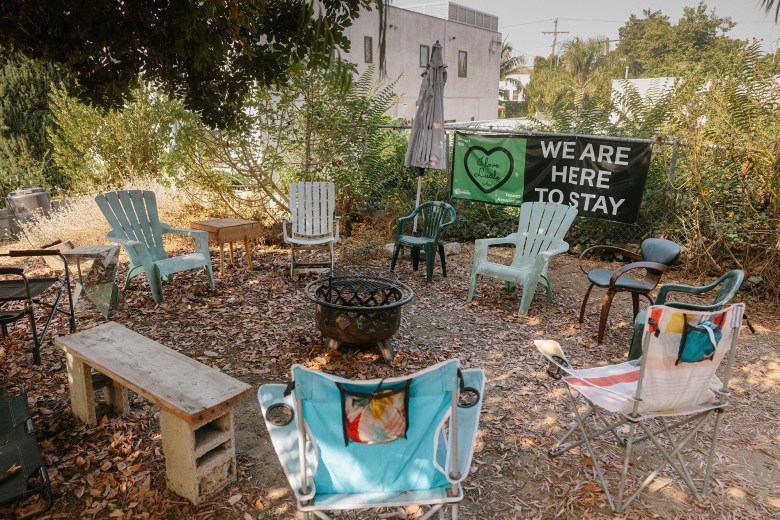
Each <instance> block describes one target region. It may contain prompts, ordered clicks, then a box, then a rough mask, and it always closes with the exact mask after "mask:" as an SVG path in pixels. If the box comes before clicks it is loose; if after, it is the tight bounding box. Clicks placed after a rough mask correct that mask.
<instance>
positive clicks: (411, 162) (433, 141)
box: [404, 40, 447, 231]
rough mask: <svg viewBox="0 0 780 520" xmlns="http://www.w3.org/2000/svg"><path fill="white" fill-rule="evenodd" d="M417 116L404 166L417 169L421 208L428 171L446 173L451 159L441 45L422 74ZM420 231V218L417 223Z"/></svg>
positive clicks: (432, 54)
mask: <svg viewBox="0 0 780 520" xmlns="http://www.w3.org/2000/svg"><path fill="white" fill-rule="evenodd" d="M422 78H423V80H422V84H421V85H420V96H419V98H418V99H417V112H416V113H415V116H414V122H413V123H412V134H411V136H410V137H409V147H408V148H407V149H406V158H405V160H404V166H406V167H408V168H417V175H418V177H417V200H416V201H415V207H417V206H419V205H420V191H421V189H422V174H423V170H424V169H425V168H432V169H436V170H444V169H446V168H447V156H446V153H445V150H444V84H445V83H446V82H447V66H446V65H445V64H444V62H443V61H442V56H441V44H439V42H438V40H437V41H436V43H435V44H434V45H433V50H432V51H431V58H430V60H429V61H428V65H427V66H426V67H425V72H423V74H422ZM414 230H415V231H417V218H416V217H415V220H414Z"/></svg>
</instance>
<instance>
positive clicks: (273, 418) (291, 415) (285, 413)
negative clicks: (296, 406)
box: [265, 403, 295, 426]
mask: <svg viewBox="0 0 780 520" xmlns="http://www.w3.org/2000/svg"><path fill="white" fill-rule="evenodd" d="M293 419H295V410H293V408H292V406H290V405H289V404H285V403H275V404H272V405H271V406H269V407H268V410H266V412H265V420H266V421H268V422H269V423H270V424H272V425H274V426H287V425H288V424H290V423H291V422H293Z"/></svg>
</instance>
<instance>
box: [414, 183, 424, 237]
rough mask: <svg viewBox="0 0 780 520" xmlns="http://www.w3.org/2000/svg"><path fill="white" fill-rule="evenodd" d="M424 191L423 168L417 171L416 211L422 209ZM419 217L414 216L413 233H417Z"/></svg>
mask: <svg viewBox="0 0 780 520" xmlns="http://www.w3.org/2000/svg"><path fill="white" fill-rule="evenodd" d="M421 191H422V168H419V169H418V171H417V200H415V202H414V209H417V208H419V207H420V192H421ZM417 217H418V215H417V214H415V215H414V226H413V227H412V233H417Z"/></svg>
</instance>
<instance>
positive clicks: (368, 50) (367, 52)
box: [363, 36, 374, 63]
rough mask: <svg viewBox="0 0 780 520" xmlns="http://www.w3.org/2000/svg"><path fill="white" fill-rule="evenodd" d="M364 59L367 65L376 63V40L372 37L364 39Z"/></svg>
mask: <svg viewBox="0 0 780 520" xmlns="http://www.w3.org/2000/svg"><path fill="white" fill-rule="evenodd" d="M363 59H364V61H365V62H366V63H374V39H373V38H372V37H371V36H364V37H363Z"/></svg>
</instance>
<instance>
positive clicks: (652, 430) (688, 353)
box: [534, 303, 745, 513]
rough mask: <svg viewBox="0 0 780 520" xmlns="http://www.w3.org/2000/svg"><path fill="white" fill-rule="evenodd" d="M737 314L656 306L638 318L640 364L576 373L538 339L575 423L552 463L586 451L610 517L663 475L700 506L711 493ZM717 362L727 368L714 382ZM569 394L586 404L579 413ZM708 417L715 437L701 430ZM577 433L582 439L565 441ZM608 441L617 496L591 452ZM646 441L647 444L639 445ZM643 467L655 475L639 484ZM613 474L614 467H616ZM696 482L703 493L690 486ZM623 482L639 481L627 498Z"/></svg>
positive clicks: (737, 308)
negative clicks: (618, 461)
mask: <svg viewBox="0 0 780 520" xmlns="http://www.w3.org/2000/svg"><path fill="white" fill-rule="evenodd" d="M744 311H745V305H744V304H743V303H738V304H735V305H732V306H731V307H728V308H727V309H723V310H718V311H705V312H702V311H692V310H685V309H676V308H673V307H668V306H663V305H654V306H652V307H650V308H649V309H648V311H647V314H646V317H645V323H644V336H643V339H642V356H641V358H640V359H639V360H635V361H627V362H625V363H620V364H617V365H607V366H599V367H596V368H586V369H575V368H573V367H572V366H571V364H570V363H569V360H568V359H567V358H566V354H564V352H563V349H562V348H561V346H560V345H559V344H558V343H557V342H555V341H551V340H545V341H535V342H534V343H535V344H536V347H537V349H539V351H540V352H541V353H542V354H543V355H544V356H545V357H546V358H547V360H548V361H549V366H548V370H547V373H548V374H549V375H550V376H551V377H553V378H554V379H562V380H563V382H564V383H565V386H566V391H567V393H568V397H569V403H570V404H571V407H572V411H573V413H574V418H575V420H576V422H575V424H574V426H573V427H572V428H571V429H570V430H568V431H567V432H566V433H565V434H564V435H563V436H562V437H561V438H560V439H559V440H558V441H557V443H556V444H555V446H554V447H553V448H552V449H551V450H550V455H551V456H554V457H555V456H558V455H562V454H563V453H566V452H567V451H569V450H571V449H572V448H579V447H581V446H582V445H583V444H584V445H585V449H584V451H585V452H587V453H588V454H589V455H590V458H591V460H592V464H593V470H594V472H595V474H596V477H597V478H598V480H599V482H600V483H601V485H602V487H603V488H604V494H605V495H606V497H607V501H608V502H609V505H610V507H611V508H612V511H614V512H615V513H622V512H623V511H625V510H626V508H627V507H628V506H629V505H630V504H631V503H632V502H633V501H634V500H635V499H636V498H637V497H638V496H639V495H640V493H641V492H642V491H643V490H644V489H646V488H647V487H648V486H649V485H650V484H651V483H652V482H653V480H654V479H655V478H656V477H657V476H658V475H659V474H660V472H661V471H663V470H664V469H665V468H667V467H671V468H672V470H673V471H674V472H675V473H676V474H677V476H678V477H680V478H681V479H682V481H683V482H684V483H685V484H686V485H687V486H688V488H689V489H690V490H691V492H692V493H693V495H694V497H695V499H696V500H699V501H701V500H703V497H705V496H707V495H708V494H709V481H710V478H711V476H712V465H713V462H714V459H715V446H716V441H717V438H718V433H719V430H720V426H721V422H722V420H723V416H724V413H722V412H724V411H725V410H726V409H727V408H728V405H729V395H730V394H729V388H728V384H729V376H730V373H731V368H732V364H733V362H734V354H735V351H736V348H735V347H736V343H737V339H738V337H739V331H740V327H741V325H742V317H743V314H744ZM722 362H723V363H725V366H724V367H722V372H721V374H720V377H718V375H716V370H718V368H719V366H720V365H721V364H722ZM572 390H574V391H576V393H578V394H579V395H580V396H581V397H583V398H584V399H585V401H586V402H587V404H588V408H587V409H586V410H585V411H584V412H583V411H581V410H580V409H579V408H578V403H577V401H576V400H575V398H574V394H573V393H572ZM713 418H714V425H713V427H712V429H711V430H710V429H708V428H704V426H705V425H706V424H707V423H708V422H709V420H710V419H713ZM591 419H592V420H593V423H591ZM577 432H578V433H579V436H580V438H579V439H578V440H575V441H570V440H569V438H570V437H572V435H574V434H575V433H577ZM606 434H612V435H613V436H614V438H615V439H616V440H617V444H618V446H619V447H621V448H622V449H623V461H622V471H620V480H619V483H618V484H617V488H618V489H617V495H616V496H613V495H612V494H611V493H610V490H609V488H610V485H608V478H609V477H611V476H613V475H614V474H615V473H617V471H610V472H609V473H605V472H604V470H603V469H602V465H601V462H599V457H598V456H597V455H596V454H595V453H594V448H595V447H599V448H605V449H608V448H609V446H607V445H605V443H602V442H601V441H602V440H604V441H610V440H612V439H602V437H604V436H605V435H606ZM648 440H649V441H650V443H652V444H650V443H645V442H644V441H648ZM597 442H598V444H596V443H597ZM613 446H614V445H613ZM690 452H698V453H702V454H703V455H704V457H701V458H700V459H697V458H696V457H688V460H687V461H686V460H685V459H684V458H683V454H684V453H685V454H689V453H690ZM632 456H634V458H633V460H632ZM648 464H655V467H654V469H652V470H651V471H649V473H648V475H647V476H646V477H644V479H642V477H639V478H636V477H637V475H636V474H637V473H639V470H640V469H645V470H648V469H649V468H647V465H648ZM694 466H698V468H694ZM613 469H615V470H616V469H617V468H615V467H614V465H613ZM695 469H698V471H694V470H695ZM695 474H696V475H697V476H698V478H697V479H696V480H700V481H701V487H698V486H697V485H696V483H695V482H694V475H695ZM629 480H636V481H637V482H639V481H640V480H641V483H639V484H638V485H637V486H636V489H635V490H634V491H633V493H631V492H630V491H628V487H629ZM631 487H633V486H631Z"/></svg>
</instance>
